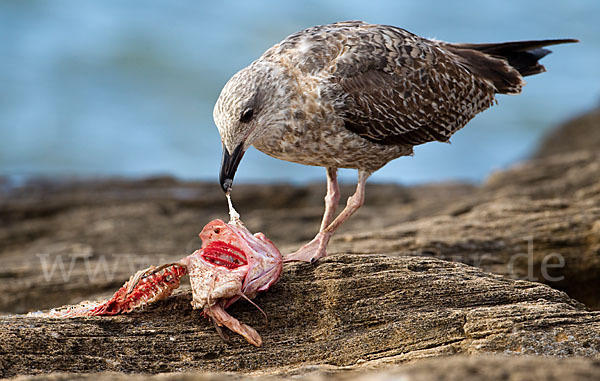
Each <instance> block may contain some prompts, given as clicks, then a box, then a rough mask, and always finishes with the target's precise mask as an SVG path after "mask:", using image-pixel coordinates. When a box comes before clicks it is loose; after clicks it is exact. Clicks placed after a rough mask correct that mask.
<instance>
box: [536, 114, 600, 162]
mask: <svg viewBox="0 0 600 381" xmlns="http://www.w3.org/2000/svg"><path fill="white" fill-rule="evenodd" d="M598 147H600V107H597V108H596V109H594V110H592V111H590V112H587V113H585V114H583V115H580V116H578V117H576V118H573V119H572V120H570V121H568V122H566V123H563V124H562V125H560V126H558V127H556V128H555V129H554V130H553V131H552V132H551V133H549V134H548V135H546V136H545V137H544V139H543V140H542V142H541V144H540V146H539V148H538V150H537V152H536V153H535V155H534V157H535V158H542V157H548V156H552V155H556V154H563V153H569V152H575V151H579V150H587V151H597V150H598Z"/></svg>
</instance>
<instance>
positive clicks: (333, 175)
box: [319, 168, 340, 232]
mask: <svg viewBox="0 0 600 381" xmlns="http://www.w3.org/2000/svg"><path fill="white" fill-rule="evenodd" d="M339 202H340V186H339V184H338V182H337V168H327V194H326V195H325V213H323V221H321V228H320V229H319V231H321V232H322V231H323V230H325V229H326V228H327V226H329V224H330V223H331V221H333V217H334V216H335V211H336V209H337V206H338V203H339Z"/></svg>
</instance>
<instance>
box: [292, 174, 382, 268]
mask: <svg viewBox="0 0 600 381" xmlns="http://www.w3.org/2000/svg"><path fill="white" fill-rule="evenodd" d="M370 175H371V173H370V172H367V171H363V170H359V171H358V183H357V185H356V192H354V194H353V195H352V196H350V197H349V198H348V202H347V203H346V207H345V208H344V210H342V212H341V213H340V214H339V216H337V217H336V218H335V220H333V222H330V221H331V218H332V217H333V214H334V212H335V209H333V210H331V209H329V208H328V207H327V203H328V198H329V189H330V187H329V185H330V172H329V169H328V171H327V185H328V186H327V196H326V197H325V202H326V207H325V215H324V216H323V223H322V224H321V230H320V231H319V233H318V234H317V235H316V237H315V238H314V239H313V240H312V241H310V242H309V243H307V244H306V245H304V246H302V247H301V248H300V249H298V251H296V252H295V253H292V254H289V255H286V256H285V257H284V259H283V260H284V262H289V261H304V262H315V261H316V260H318V259H319V258H321V257H325V256H327V244H328V243H329V240H330V239H331V236H332V235H333V233H335V231H336V230H337V229H338V228H339V227H340V226H341V225H342V223H344V221H346V220H347V219H348V218H349V217H350V216H351V215H353V214H354V213H355V212H356V211H357V210H358V208H360V207H361V206H362V204H363V203H364V202H365V185H366V183H367V179H368V178H369V176H370ZM335 186H336V188H337V192H336V193H337V200H339V188H338V187H337V181H336V182H335ZM331 199H332V200H333V198H331ZM336 204H337V201H336Z"/></svg>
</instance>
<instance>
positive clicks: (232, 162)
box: [219, 143, 244, 193]
mask: <svg viewBox="0 0 600 381" xmlns="http://www.w3.org/2000/svg"><path fill="white" fill-rule="evenodd" d="M243 148H244V144H243V143H242V144H240V145H238V146H237V147H235V149H234V150H233V153H229V151H228V150H227V147H225V145H223V160H222V161H221V174H220V175H219V182H220V183H221V188H223V191H224V192H225V193H229V191H230V190H231V187H232V186H233V176H235V171H237V167H238V165H239V164H240V160H242V156H244V149H243Z"/></svg>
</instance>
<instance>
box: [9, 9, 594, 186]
mask: <svg viewBox="0 0 600 381" xmlns="http://www.w3.org/2000/svg"><path fill="white" fill-rule="evenodd" d="M356 19H358V20H364V21H367V22H371V23H380V24H391V25H396V26H400V27H403V28H405V29H408V30H409V31H411V32H413V33H416V34H419V35H422V36H425V37H434V38H437V39H441V40H445V41H451V42H500V41H509V40H521V39H545V38H565V37H572V38H578V39H580V40H581V43H580V44H577V45H563V46H556V47H553V48H552V50H553V51H554V53H553V54H551V55H550V56H548V57H546V58H545V59H544V60H543V64H544V65H545V66H546V68H547V69H548V72H547V73H544V74H542V75H538V76H534V77H528V78H527V82H528V86H526V87H525V90H524V92H523V94H521V95H519V96H499V98H498V101H499V105H498V106H495V107H493V108H491V109H490V110H488V111H486V112H484V113H483V114H480V115H479V116H478V117H476V118H475V119H474V120H473V121H472V122H471V123H470V124H469V125H468V126H467V127H466V128H465V129H463V130H461V131H459V132H458V133H457V134H456V135H455V136H454V138H453V139H452V144H441V143H429V144H426V145H424V146H420V147H417V149H416V155H415V156H414V157H407V158H400V159H398V160H395V161H394V162H392V163H390V164H388V165H387V166H386V167H384V168H383V169H382V170H380V171H379V172H377V173H376V174H375V175H374V176H373V180H374V181H385V182H400V183H405V184H414V183H421V182H429V181H441V180H467V181H474V182H477V181H481V180H482V179H483V178H484V177H485V176H486V175H487V174H488V173H489V172H490V171H492V170H495V169H499V168H503V167H506V166H508V165H510V164H511V163H514V162H516V161H518V160H519V159H522V158H524V157H526V156H527V155H528V154H529V153H530V152H531V151H532V149H533V148H534V147H535V144H536V142H537V141H538V140H539V138H540V137H541V136H542V135H543V134H544V133H545V132H546V131H547V130H548V129H550V128H552V127H553V126H555V125H557V124H558V123H560V122H562V121H564V120H565V119H568V118H570V117H573V116H575V115H577V114H579V113H581V112H584V111H586V110H589V109H591V108H593V107H595V106H596V105H598V103H599V101H600V33H599V32H600V27H599V20H600V2H599V1H597V0H588V1H568V2H567V1H562V2H558V1H552V2H549V1H547V0H528V1H511V2H509V1H495V2H491V1H485V2H484V1H461V2H460V3H457V2H449V1H393V0H390V1H369V2H363V1H348V0H339V1H302V2H291V1H289V2H288V1H278V2H276V1H221V2H199V1H177V2H167V1H156V0H145V1H143V2H142V1H135V2H134V1H123V0H103V1H95V2H92V1H77V0H71V1H67V0H64V1H62V0H57V1H41V0H38V1H33V0H31V1H23V0H12V1H10V0H3V1H2V2H0V41H1V42H0V54H1V57H2V59H1V60H0V175H3V176H8V177H9V178H11V179H15V180H18V179H22V178H26V177H28V176H39V175H42V176H47V177H56V176H83V177H96V176H114V175H116V176H132V177H141V176H149V175H164V174H166V175H173V176H177V177H179V178H182V179H189V180H208V181H215V183H216V181H217V180H216V179H217V176H218V168H219V162H220V156H221V144H220V139H219V135H218V133H217V130H216V128H215V126H214V124H213V120H212V108H213V105H214V103H215V101H216V99H217V97H218V96H219V93H220V90H221V88H222V87H223V85H224V84H225V82H226V81H227V80H228V79H229V78H230V77H231V76H232V75H233V74H234V73H235V72H236V71H238V70H240V69H241V68H243V67H244V66H246V65H248V64H249V63H250V62H252V61H253V60H254V59H256V58H258V57H259V56H260V55H261V54H262V52H263V51H265V50H266V49H268V48H269V47H270V46H272V45H273V44H275V43H277V42H279V41H280V40H282V39H283V38H285V37H286V36H288V35H289V34H291V33H294V32H296V31H298V30H301V29H304V28H307V27H309V26H313V25H317V24H325V23H330V22H334V21H342V20H356ZM354 178H355V174H354V173H353V172H352V171H343V172H342V179H343V180H346V181H349V180H354ZM323 179H324V170H323V169H321V168H314V167H306V166H301V165H297V164H292V163H287V162H283V161H278V160H275V159H272V158H270V157H268V156H266V155H264V154H262V153H260V152H258V151H256V150H252V151H251V152H249V153H248V154H247V155H246V156H245V157H244V160H243V161H242V163H241V165H240V169H239V171H238V174H237V175H236V182H282V181H283V182H293V183H304V182H307V181H314V180H323Z"/></svg>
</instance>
